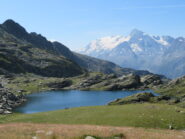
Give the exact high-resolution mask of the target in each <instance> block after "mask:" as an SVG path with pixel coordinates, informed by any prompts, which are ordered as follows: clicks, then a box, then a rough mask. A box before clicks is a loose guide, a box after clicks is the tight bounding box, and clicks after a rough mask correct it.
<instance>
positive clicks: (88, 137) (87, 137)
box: [85, 136, 96, 139]
mask: <svg viewBox="0 0 185 139" xmlns="http://www.w3.org/2000/svg"><path fill="white" fill-rule="evenodd" d="M85 139H96V138H95V137H92V136H86V137H85Z"/></svg>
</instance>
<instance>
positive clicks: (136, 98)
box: [108, 92, 185, 107]
mask: <svg viewBox="0 0 185 139" xmlns="http://www.w3.org/2000/svg"><path fill="white" fill-rule="evenodd" d="M144 102H148V103H166V104H169V105H177V106H180V107H184V106H185V105H184V104H185V97H184V98H183V97H182V98H178V97H171V96H167V95H161V96H154V95H153V94H152V93H149V92H144V93H137V94H134V95H131V96H128V97H125V98H120V99H116V100H114V101H112V102H110V103H108V105H123V104H133V103H144Z"/></svg>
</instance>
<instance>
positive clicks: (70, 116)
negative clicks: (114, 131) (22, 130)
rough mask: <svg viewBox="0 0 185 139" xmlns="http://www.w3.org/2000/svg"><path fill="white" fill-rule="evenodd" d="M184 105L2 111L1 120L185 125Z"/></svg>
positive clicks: (181, 126) (113, 124)
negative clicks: (13, 112) (20, 112)
mask: <svg viewBox="0 0 185 139" xmlns="http://www.w3.org/2000/svg"><path fill="white" fill-rule="evenodd" d="M177 110H179V111H184V109H181V108H178V107H175V106H170V105H160V104H129V105H121V106H95V107H80V108H72V109H67V110H59V111H51V112H43V113H37V114H13V115H8V116H7V115H6V116H4V115H1V116H0V122H1V123H12V122H25V123H28V122H29V123H56V124H59V123H61V124H90V125H111V126H134V127H146V128H169V125H172V126H173V128H175V129H185V118H184V116H185V115H184V113H181V112H177Z"/></svg>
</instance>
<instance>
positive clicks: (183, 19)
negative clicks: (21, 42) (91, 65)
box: [0, 0, 185, 50]
mask: <svg viewBox="0 0 185 139" xmlns="http://www.w3.org/2000/svg"><path fill="white" fill-rule="evenodd" d="M0 2H1V4H0V22H1V23H2V22H4V21H5V20H6V19H13V20H15V21H17V22H19V23H20V24H21V25H23V26H24V27H25V28H26V29H27V31H28V32H37V33H41V34H42V35H44V36H46V37H47V38H48V39H50V40H57V41H60V42H61V43H63V44H65V45H66V46H68V47H69V48H71V49H72V50H77V49H78V48H83V47H85V46H86V45H87V44H88V43H89V42H90V41H91V40H94V39H97V38H100V37H103V36H113V35H128V34H129V33H130V31H131V30H132V29H134V28H137V29H139V30H142V31H144V32H147V33H149V34H153V35H171V36H174V37H177V36H185V0H1V1H0Z"/></svg>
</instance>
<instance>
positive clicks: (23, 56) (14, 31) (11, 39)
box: [0, 20, 151, 77]
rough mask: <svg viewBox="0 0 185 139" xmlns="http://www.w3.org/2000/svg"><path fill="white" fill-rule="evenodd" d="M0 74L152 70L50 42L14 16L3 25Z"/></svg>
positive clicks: (127, 72)
mask: <svg viewBox="0 0 185 139" xmlns="http://www.w3.org/2000/svg"><path fill="white" fill-rule="evenodd" d="M0 64H1V67H0V74H2V73H6V72H7V73H27V72H28V73H34V74H39V75H43V76H54V77H69V76H76V75H79V74H82V73H84V72H86V71H87V70H88V71H92V72H103V73H107V74H110V73H115V74H118V75H123V74H130V73H134V74H140V75H145V74H151V73H149V72H148V71H138V70H133V69H129V68H121V67H120V66H117V65H116V64H114V63H112V62H108V61H105V60H100V59H97V58H93V57H89V56H86V55H81V54H78V53H75V52H72V51H71V50H70V49H69V48H67V47H66V46H65V45H63V44H61V43H59V42H50V41H48V40H47V39H46V38H45V37H44V36H42V35H40V34H37V33H35V32H32V33H28V32H27V31H26V29H25V28H23V27H22V26H21V25H20V24H18V23H16V22H15V21H13V20H7V21H5V22H4V23H3V24H1V25H0Z"/></svg>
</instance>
